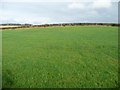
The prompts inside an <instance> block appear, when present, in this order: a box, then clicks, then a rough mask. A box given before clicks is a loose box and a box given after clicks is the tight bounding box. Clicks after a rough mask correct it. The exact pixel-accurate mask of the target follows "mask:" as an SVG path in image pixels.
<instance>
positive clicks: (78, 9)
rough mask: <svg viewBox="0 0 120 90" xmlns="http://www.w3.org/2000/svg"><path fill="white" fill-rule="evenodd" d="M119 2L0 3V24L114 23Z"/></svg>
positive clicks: (22, 0)
mask: <svg viewBox="0 0 120 90" xmlns="http://www.w3.org/2000/svg"><path fill="white" fill-rule="evenodd" d="M118 1H119V0H0V23H30V24H47V23H83V22H89V23H98V22H104V23H117V22H118Z"/></svg>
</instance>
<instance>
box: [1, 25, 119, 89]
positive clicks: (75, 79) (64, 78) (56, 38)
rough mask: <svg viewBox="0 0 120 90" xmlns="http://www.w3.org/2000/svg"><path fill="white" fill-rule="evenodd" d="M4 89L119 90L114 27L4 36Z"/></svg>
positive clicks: (28, 31) (20, 31)
mask: <svg viewBox="0 0 120 90" xmlns="http://www.w3.org/2000/svg"><path fill="white" fill-rule="evenodd" d="M2 35H3V43H2V45H3V51H2V52H3V53H2V54H3V55H2V56H3V57H2V63H3V64H2V67H3V70H2V72H3V82H2V83H3V88H5V87H7V88H11V87H12V88H19V87H24V88H90V87H92V88H97V87H101V88H102V87H103V88H105V87H111V88H112V87H118V27H111V26H109V27H107V26H73V27H68V26H67V27H46V28H29V29H27V28H26V29H25V28H24V29H18V30H4V31H2Z"/></svg>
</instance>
